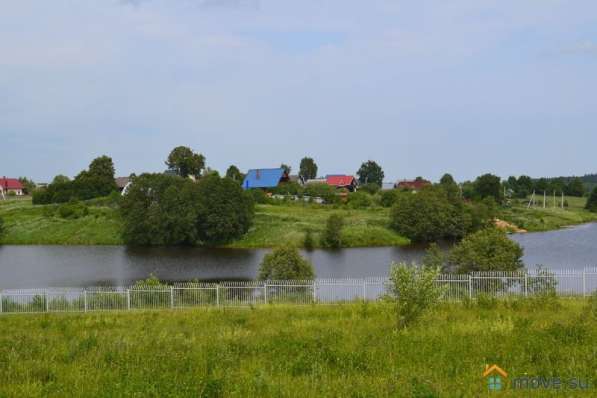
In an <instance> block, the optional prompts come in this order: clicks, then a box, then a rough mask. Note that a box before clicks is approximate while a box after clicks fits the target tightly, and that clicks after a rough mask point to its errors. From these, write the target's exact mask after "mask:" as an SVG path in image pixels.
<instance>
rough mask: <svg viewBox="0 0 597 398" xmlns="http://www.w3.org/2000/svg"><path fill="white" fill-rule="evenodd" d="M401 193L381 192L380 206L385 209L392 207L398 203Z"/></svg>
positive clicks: (392, 191)
mask: <svg viewBox="0 0 597 398" xmlns="http://www.w3.org/2000/svg"><path fill="white" fill-rule="evenodd" d="M398 194H399V191H397V190H395V189H391V190H387V191H381V193H380V197H379V204H380V205H382V206H383V207H392V206H393V205H394V203H396V199H397V198H398Z"/></svg>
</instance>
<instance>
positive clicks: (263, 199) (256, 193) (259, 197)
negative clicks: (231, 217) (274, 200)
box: [247, 188, 271, 204]
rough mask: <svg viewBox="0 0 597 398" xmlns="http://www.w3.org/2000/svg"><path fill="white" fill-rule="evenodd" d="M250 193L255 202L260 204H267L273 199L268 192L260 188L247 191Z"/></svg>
mask: <svg viewBox="0 0 597 398" xmlns="http://www.w3.org/2000/svg"><path fill="white" fill-rule="evenodd" d="M247 193H248V195H250V196H251V198H252V199H253V202H255V203H258V204H266V203H269V202H270V201H271V199H270V198H269V197H268V196H267V194H266V193H265V192H264V191H263V190H262V189H259V188H254V189H249V190H248V191H247Z"/></svg>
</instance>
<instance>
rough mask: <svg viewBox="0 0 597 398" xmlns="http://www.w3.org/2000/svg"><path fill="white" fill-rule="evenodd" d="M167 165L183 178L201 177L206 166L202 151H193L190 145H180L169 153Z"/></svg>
mask: <svg viewBox="0 0 597 398" xmlns="http://www.w3.org/2000/svg"><path fill="white" fill-rule="evenodd" d="M166 165H167V166H168V168H169V169H170V170H173V171H174V172H175V173H176V174H177V175H179V176H181V177H183V178H186V177H188V176H193V177H195V178H199V177H200V176H201V171H202V170H203V169H204V168H205V157H204V156H203V155H201V154H200V153H195V152H193V150H192V149H191V148H189V147H186V146H178V147H176V148H174V149H173V150H172V152H170V155H168V160H166Z"/></svg>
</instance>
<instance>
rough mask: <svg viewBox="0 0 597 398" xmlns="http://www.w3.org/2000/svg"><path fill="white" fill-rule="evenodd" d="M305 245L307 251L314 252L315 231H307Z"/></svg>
mask: <svg viewBox="0 0 597 398" xmlns="http://www.w3.org/2000/svg"><path fill="white" fill-rule="evenodd" d="M303 244H304V246H305V249H307V250H313V247H315V241H314V239H313V231H311V229H307V232H305V241H304V243H303Z"/></svg>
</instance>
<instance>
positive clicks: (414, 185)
mask: <svg viewBox="0 0 597 398" xmlns="http://www.w3.org/2000/svg"><path fill="white" fill-rule="evenodd" d="M429 185H431V183H430V182H429V181H426V180H411V181H409V180H403V181H398V182H397V183H396V188H406V189H414V190H419V189H422V188H425V187H427V186H429Z"/></svg>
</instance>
